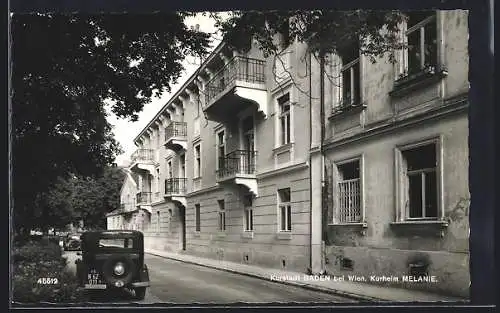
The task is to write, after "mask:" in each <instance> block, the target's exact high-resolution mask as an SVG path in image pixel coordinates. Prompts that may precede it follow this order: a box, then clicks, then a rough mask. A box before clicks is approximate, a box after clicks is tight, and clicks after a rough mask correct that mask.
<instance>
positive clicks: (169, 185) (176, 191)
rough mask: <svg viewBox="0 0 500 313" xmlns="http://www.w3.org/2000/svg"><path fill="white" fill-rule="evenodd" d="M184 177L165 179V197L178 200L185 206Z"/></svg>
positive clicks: (185, 180)
mask: <svg viewBox="0 0 500 313" xmlns="http://www.w3.org/2000/svg"><path fill="white" fill-rule="evenodd" d="M186 182H187V179H186V178H168V179H165V199H170V200H172V201H176V202H179V203H180V204H182V205H183V206H184V207H185V206H186Z"/></svg>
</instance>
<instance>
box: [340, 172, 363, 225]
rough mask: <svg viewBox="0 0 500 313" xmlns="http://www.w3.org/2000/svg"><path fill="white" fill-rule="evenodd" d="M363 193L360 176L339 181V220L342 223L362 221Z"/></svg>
mask: <svg viewBox="0 0 500 313" xmlns="http://www.w3.org/2000/svg"><path fill="white" fill-rule="evenodd" d="M360 199H361V194H360V188H359V178H354V179H349V180H344V181H342V182H339V183H338V201H339V202H338V205H339V220H340V222H341V223H356V222H360V221H361V201H360Z"/></svg>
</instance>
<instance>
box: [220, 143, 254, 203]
mask: <svg viewBox="0 0 500 313" xmlns="http://www.w3.org/2000/svg"><path fill="white" fill-rule="evenodd" d="M256 161H257V152H256V151H248V150H235V151H233V152H231V153H228V154H227V155H226V156H225V157H223V158H219V169H218V170H217V175H216V179H217V183H219V184H222V183H233V184H238V185H244V186H246V187H247V188H248V189H249V190H250V191H251V192H252V193H253V194H254V195H256V196H257V179H256V177H255V172H256V171H255V170H256V164H257V162H256Z"/></svg>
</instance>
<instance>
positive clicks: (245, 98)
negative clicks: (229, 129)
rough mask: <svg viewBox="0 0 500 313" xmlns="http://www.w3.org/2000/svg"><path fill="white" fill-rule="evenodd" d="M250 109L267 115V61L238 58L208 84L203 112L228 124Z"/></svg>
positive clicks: (210, 118)
mask: <svg viewBox="0 0 500 313" xmlns="http://www.w3.org/2000/svg"><path fill="white" fill-rule="evenodd" d="M250 106H256V107H257V110H258V111H259V112H261V113H263V114H264V116H265V115H266V114H267V89H266V79H265V61H264V60H257V59H251V58H246V57H242V56H235V57H233V58H232V59H231V61H230V62H229V63H227V64H226V65H225V66H224V67H223V68H222V69H221V70H219V71H218V72H217V73H216V74H215V75H214V76H213V77H212V78H211V79H210V81H209V82H208V83H207V84H206V86H205V106H204V108H203V111H204V112H205V114H206V116H207V118H208V119H209V120H212V121H216V122H221V123H224V122H226V121H228V120H231V119H233V118H234V116H235V115H236V114H237V113H238V112H240V111H242V110H245V109H246V108H248V107H250Z"/></svg>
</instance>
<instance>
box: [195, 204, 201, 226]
mask: <svg viewBox="0 0 500 313" xmlns="http://www.w3.org/2000/svg"><path fill="white" fill-rule="evenodd" d="M194 216H195V230H196V231H200V229H201V227H200V226H201V225H200V224H201V223H200V221H201V218H200V217H201V212H200V204H199V203H197V204H195V205H194Z"/></svg>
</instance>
